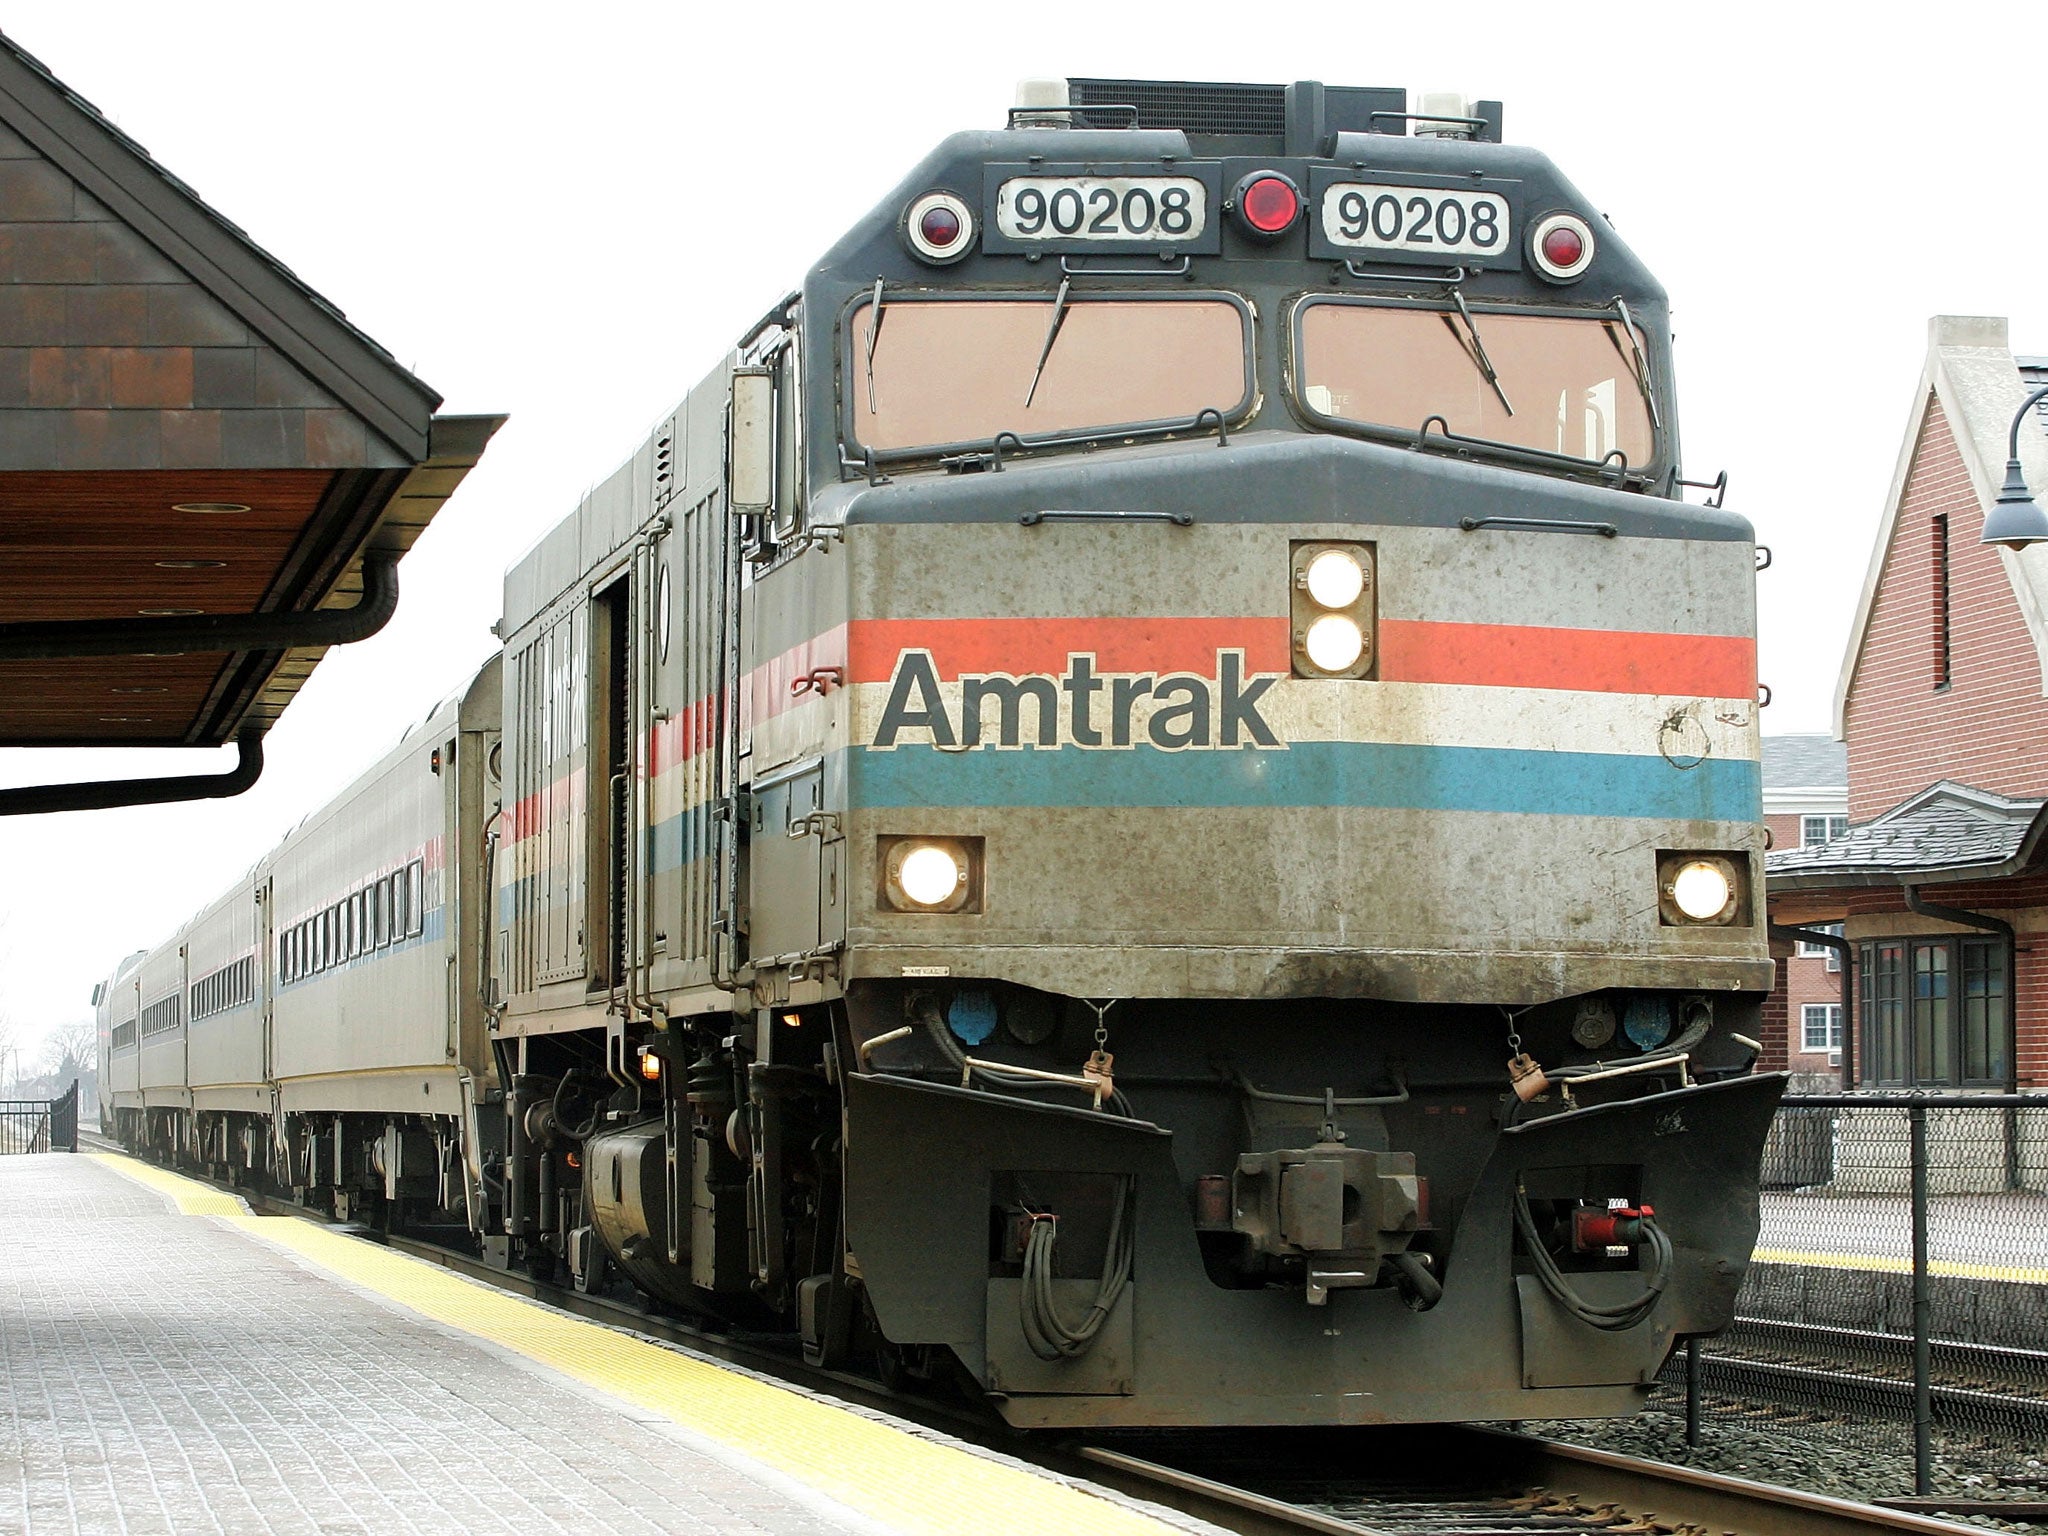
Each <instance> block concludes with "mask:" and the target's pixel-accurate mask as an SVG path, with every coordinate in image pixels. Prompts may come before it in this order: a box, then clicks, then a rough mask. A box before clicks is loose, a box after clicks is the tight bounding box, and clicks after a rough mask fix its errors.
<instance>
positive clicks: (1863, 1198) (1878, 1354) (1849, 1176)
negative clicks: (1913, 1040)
mask: <svg viewBox="0 0 2048 1536" xmlns="http://www.w3.org/2000/svg"><path fill="white" fill-rule="evenodd" d="M1762 1183H1763V1190H1762V1194H1761V1197H1760V1198H1761V1215H1762V1228H1761V1232H1760V1234H1759V1236H1758V1239H1757V1246H1756V1253H1755V1256H1754V1258H1753V1259H1752V1261H1751V1263H1750V1267H1749V1272H1748V1274H1747V1276H1746V1277H1745V1278H1744V1281H1743V1286H1742V1290H1741V1292H1740V1294H1739V1295H1738V1296H1737V1298H1736V1304H1735V1313H1736V1320H1735V1323H1734V1325H1733V1326H1732V1327H1730V1328H1729V1329H1728V1331H1727V1332H1726V1333H1724V1334H1722V1335H1721V1336H1720V1337H1718V1338H1715V1339H1709V1340H1705V1341H1698V1340H1694V1341H1689V1342H1688V1347H1687V1348H1686V1350H1684V1351H1683V1352H1682V1353H1681V1354H1679V1355H1678V1356H1676V1357H1675V1358H1674V1359H1673V1360H1672V1362H1671V1363H1670V1365H1669V1366H1667V1368H1666V1370H1665V1373H1664V1376H1663V1377H1662V1378H1661V1380H1660V1383H1659V1387H1658V1392H1657V1394H1656V1397H1659V1398H1662V1399H1663V1401H1664V1403H1665V1404H1666V1405H1667V1406H1668V1407H1670V1408H1671V1410H1672V1411H1673V1415H1674V1419H1675V1417H1676V1404H1675V1402H1674V1401H1673V1399H1674V1398H1675V1396H1676V1395H1677V1394H1678V1393H1681V1392H1682V1393H1683V1395H1684V1424H1685V1437H1686V1441H1687V1444H1688V1445H1697V1444H1698V1443H1699V1424H1700V1419H1701V1416H1702V1414H1707V1415H1711V1416H1712V1417H1714V1418H1717V1419H1722V1420H1732V1421H1739V1422H1743V1421H1746V1422H1751V1423H1763V1424H1776V1425H1783V1424H1785V1423H1786V1422H1787V1420H1788V1419H1793V1418H1804V1419H1806V1420H1808V1421H1811V1420H1816V1419H1824V1420H1827V1421H1829V1422H1830V1423H1831V1424H1832V1425H1833V1426H1834V1428H1832V1429H1831V1430H1830V1435H1831V1437H1838V1436H1843V1435H1846V1436H1847V1437H1849V1439H1850V1440H1852V1441H1853V1442H1854V1443H1855V1444H1856V1445H1857V1446H1859V1447H1863V1448H1867V1449H1868V1450H1869V1451H1870V1452H1872V1453H1873V1457H1872V1460H1873V1462H1876V1461H1879V1460H1883V1461H1884V1462H1886V1463H1887V1464H1890V1463H1891V1462H1892V1460H1893V1459H1896V1462H1897V1464H1898V1465H1900V1466H1901V1467H1902V1468H1903V1466H1904V1465H1905V1464H1906V1457H1907V1454H1908V1453H1910V1464H1911V1467H1912V1480H1913V1484H1914V1486H1913V1488H1912V1489H1911V1490H1906V1489H1903V1488H1901V1489H1900V1490H1898V1491H1899V1492H1901V1493H1903V1492H1907V1491H1910V1492H1912V1493H1913V1494H1916V1495H1923V1496H1924V1495H1926V1494H1927V1493H1928V1492H1929V1491H1930V1488H1931V1486H1932V1483H1933V1480H1934V1473H1935V1470H1936V1467H1937V1465H1938V1464H1940V1463H1944V1462H1955V1463H1965V1462H1966V1463H1968V1464H1970V1465H1972V1466H1976V1467H1983V1466H1986V1465H1990V1466H1992V1467H1996V1468H2001V1469H2009V1476H2010V1479H2011V1480H2012V1481H2014V1482H2016V1483H2019V1484H2023V1485H2043V1484H2044V1479H2043V1475H2042V1473H2043V1469H2042V1467H2041V1466H2040V1465H2039V1462H2040V1458H2041V1448H2042V1446H2043V1445H2044V1444H2048V1094H2003V1093H1984V1094H1969V1093H1941V1094H1911V1093H1901V1094H1882V1093H1868V1092H1866V1093H1855V1094H1803V1095H1796V1096H1788V1097H1787V1098H1786V1099H1785V1101H1784V1104H1783V1105H1782V1107H1781V1108H1780V1109H1779V1111H1778V1115H1777V1119H1776V1121H1775V1123H1774V1124H1773V1126H1772V1128H1771V1134H1770V1139H1769V1141H1768V1142H1767V1143H1766V1146H1765V1151H1764V1162H1763V1180H1762ZM2002 1475H2003V1474H2002ZM1901 1476H1902V1477H1903V1473H1902V1474H1901Z"/></svg>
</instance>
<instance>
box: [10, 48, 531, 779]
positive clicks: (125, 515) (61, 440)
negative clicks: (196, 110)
mask: <svg viewBox="0 0 2048 1536" xmlns="http://www.w3.org/2000/svg"><path fill="white" fill-rule="evenodd" d="M439 405H440V397H439V396H438V395H437V394H436V393H435V392H434V391H433V390H432V389H430V388H429V387H428V386H427V385H426V384H424V383H422V382H421V381H420V380H419V379H417V378H415V377H414V376H413V375H412V374H411V373H410V372H408V371H407V370H406V369H404V368H402V367H400V366H399V365H398V363H397V361H396V360H395V359H394V358H393V357H392V356H391V354H390V352H388V351H387V350H386V349H384V348H383V347H381V346H379V345H378V344H377V343H376V342H374V341H372V340H371V339H370V338H369V337H368V336H366V335H364V334H363V333H362V332H361V331H360V330H358V329H357V328H356V327H355V326H353V325H351V324H350V323H349V322H348V320H347V318H346V317H345V316H344V315H343V314H342V312H341V311H340V310H339V309H338V308H336V307H335V306H334V305H333V304H331V303H329V302H328V301H327V300H326V299H324V298H322V297H321V296H320V295H319V294H317V293H315V292H314V291H313V290H312V289H311V288H309V287H308V286H307V285H306V284H305V283H304V282H302V281H301V280H300V279H299V278H298V277H296V276H295V275H294V274H293V273H292V272H291V271H290V270H289V269H288V268H287V267H285V266H284V265H283V263H281V262H280V261H278V260H277V259H276V258H275V257H274V256H272V255H270V254H269V253H268V252H267V251H265V250H263V249H262V248H261V247H260V246H258V245H257V244H256V243H255V242H254V241H252V240H251V239H250V238H249V236H248V235H247V234H246V233H245V232H244V231H243V230H242V229H240V228H239V227H238V226H236V225H235V224H233V223H231V222H230V221H229V220H228V219H227V218H225V217H224V216H223V215H222V214H220V213H219V212H218V211H216V210H215V209H213V208H212V207H210V206H208V205H207V204H206V203H205V202H204V201H203V200H202V199H201V198H200V197H199V196H198V194H197V193H195V192H194V191H193V190H192V188H191V187H189V186H187V185H186V184H185V183H184V182H183V181H182V180H180V179H179V178H178V177H177V176H175V175H173V174H172V173H171V172H170V171H169V170H167V169H166V168H165V167H164V166H162V165H160V164H158V163H157V161H156V160H155V159H153V158H152V157H151V156H150V155H149V153H148V152H147V151H146V150H144V149H143V148H142V146H141V145H140V144H138V143H136V142H135V140H134V139H132V138H130V137H129V136H128V135H127V134H125V133H123V132H122V131H121V130H119V129H118V128H116V127H115V126H114V125H113V124H112V123H111V122H109V121H108V120H107V118H106V117H105V116H104V115H103V114H102V113H101V112H100V111H99V110H98V109H96V108H95V107H94V106H93V105H92V104H91V103H90V102H87V101H85V100H84V99H83V98H82V97H80V96H79V95H78V94H77V93H76V92H75V91H72V90H71V89H70V88H69V87H67V86H66V85H64V83H63V82H62V81H60V80H59V79H57V77H56V76H55V75H54V74H53V73H52V72H51V71H50V70H49V69H48V68H47V67H45V66H44V65H43V64H42V63H41V62H39V61H38V60H36V59H35V58H33V57H31V56H30V55H29V54H27V53H25V52H23V51H22V50H21V49H20V48H18V47H16V46H15V45H14V44H13V43H12V42H11V41H9V40H8V39H6V38H5V37H0V745H15V746H27V745H38V746H58V745H65V746H106V745H138V746H143V745H146V746H172V745H182V746H212V745H217V744H219V743H222V742H225V741H229V740H234V739H239V738H244V737H246V736H248V735H249V733H250V732H252V731H254V732H256V733H259V734H260V733H261V731H263V730H264V729H267V727H268V726H269V725H270V724H271V723H272V722H273V721H274V720H275V719H276V718H277V716H278V715H279V713H281V712H282V710H283V709H284V708H285V706H286V705H287V704H288V703H289V702H290V700H291V699H292V698H293V697H294V696H295V695H296V693H297V691H298V689H299V687H300V686H301V685H302V684H303V683H304V681H305V679H306V677H307V676H308V675H309V674H310V673H311V671H312V669H313V667H314V666H315V665H316V664H317V663H318V661H319V659H320V656H321V655H322V654H323V651H322V646H321V644H319V643H313V642H312V641H311V640H310V639H306V642H305V643H298V642H299V641H300V640H302V639H305V637H309V636H311V635H313V634H316V633H319V634H328V635H335V636H339V637H344V638H346V637H349V636H351V635H352V634H353V631H344V630H337V629H336V628H334V627H333V626H327V627H326V628H319V627H317V626H316V627H308V626H297V625H295V624H294V622H293V621H294V620H295V619H296V618H297V617H299V616H303V615H310V614H311V613H312V612H313V611H314V610H316V609H321V608H341V607H348V606H350V605H352V603H353V602H354V601H355V600H356V599H357V597H358V594H361V593H363V592H364V591H365V590H366V588H374V589H375V590H376V592H377V593H378V594H380V599H379V602H378V603H377V604H376V605H375V606H377V607H378V610H379V611H382V612H388V600H389V598H390V589H391V578H390V577H389V574H388V573H389V571H390V569H391V567H392V565H393V564H394V563H395V562H396V561H397V559H398V558H399V557H400V556H402V555H403V554H404V553H405V551H406V550H407V549H409V548H410V547H411V546H412V544H413V542H414V540H416V539H417V538H418V536H419V535H420V533H421V532H422V531H424V529H425V528H426V526H427V524H428V522H429V521H430V520H431V519H432V517H433V515H434V513H435V512H436V511H437V510H438V509H439V508H440V506H441V505H442V504H443V503H444V502H445V501H446V500H447V499H448V497H449V496H450V495H451V494H452V493H453V492H454V490H455V488H456V486H457V485H459V484H460V483H461V481H462V479H463V477H464V476H465V475H466V474H467V473H468V471H469V469H470V468H471V467H472V466H473V465H474V464H475V463H476V461H477V457H478V455H479V454H481V452H482V451H483V447H484V444H485V443H486V442H487V441H488V440H489V438H490V435H491V433H492V432H493V431H495V430H496V428H497V426H498V425H499V423H500V422H501V421H502V419H503V418H501V417H462V416H440V415H436V414H435V413H436V410H437V408H438V406H439ZM366 561H368V562H373V563H374V565H375V571H374V572H373V573H372V575H373V577H374V579H373V580H366V574H365V571H366V564H365V563H366ZM254 621H261V622H260V623H259V622H254ZM272 621H276V622H272ZM364 622H365V623H366V624H367V623H368V620H367V619H366V620H365V621H364ZM233 625H239V626H240V627H239V629H232V632H231V627H232V626H233ZM358 627H359V628H360V627H361V626H358ZM370 627H372V628H373V627H374V625H372V626H370ZM202 631H203V632H204V633H203V634H202V633H201V632H202ZM364 632H368V631H367V630H365V631H364ZM281 636H282V637H284V638H280V637H281ZM201 640H204V641H205V642H206V643H205V644H200V643H198V642H199V641H201Z"/></svg>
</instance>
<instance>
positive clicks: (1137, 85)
mask: <svg viewBox="0 0 2048 1536" xmlns="http://www.w3.org/2000/svg"><path fill="white" fill-rule="evenodd" d="M1067 88H1068V92H1069V99H1070V101H1071V102H1072V103H1073V106H1074V107H1075V109H1076V111H1075V114H1074V115H1075V116H1076V117H1078V118H1080V119H1081V121H1082V124H1083V125H1084V126H1086V127H1091V128H1128V127H1130V126H1132V124H1131V123H1130V121H1129V119H1128V116H1127V114H1124V113H1118V112H1105V113H1103V114H1102V115H1101V121H1099V122H1098V121H1095V120H1093V119H1092V118H1091V116H1090V114H1089V112H1088V111H1087V109H1088V108H1089V107H1090V106H1128V107H1136V108H1137V109H1138V120H1137V123H1136V126H1137V127H1139V128H1179V129H1181V130H1183V131H1184V132H1187V133H1267V134H1271V133H1282V132H1285V131H1286V127H1287V87H1286V86H1284V85H1218V84H1211V83H1206V82H1202V81H1194V80H1078V79H1070V80H1069V81H1068V82H1067Z"/></svg>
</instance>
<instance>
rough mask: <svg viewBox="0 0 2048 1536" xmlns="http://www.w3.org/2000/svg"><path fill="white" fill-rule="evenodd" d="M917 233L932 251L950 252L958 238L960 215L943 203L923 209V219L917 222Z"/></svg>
mask: <svg viewBox="0 0 2048 1536" xmlns="http://www.w3.org/2000/svg"><path fill="white" fill-rule="evenodd" d="M917 232H918V233H919V234H921V235H923V236H924V238H925V243H926V244H928V245H930V246H931V247H932V248H933V249H934V250H940V251H944V250H950V249H951V248H952V246H953V242H954V241H956V240H958V239H959V238H960V215H959V214H957V213H955V212H954V211H953V210H952V209H950V208H948V207H946V206H945V204H943V203H940V204H937V205H935V206H933V207H930V208H927V209H925V211H924V217H923V218H921V219H919V220H918V221H917Z"/></svg>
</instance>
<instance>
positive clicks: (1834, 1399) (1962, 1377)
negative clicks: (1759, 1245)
mask: <svg viewBox="0 0 2048 1536" xmlns="http://www.w3.org/2000/svg"><path fill="white" fill-rule="evenodd" d="M1678 1365H1679V1362H1678V1360H1676V1359H1674V1361H1673V1364H1672V1367H1670V1368H1669V1369H1670V1370H1671V1371H1673V1372H1675V1371H1676V1370H1677V1368H1678ZM1932 1366H1933V1375H1932V1378H1931V1387H1930V1394H1931V1396H1932V1399H1933V1408H1934V1416H1935V1422H1936V1423H1937V1424H1939V1425H1941V1426H1942V1427H1943V1428H1946V1429H1954V1430H1959V1431H1962V1432H1964V1433H1977V1434H1991V1435H1996V1436H1998V1437H2000V1438H2005V1439H2023V1438H2024V1437H2027V1436H2033V1437H2037V1438H2040V1439H2048V1351H2041V1350H2031V1349H2012V1348H2006V1347H2002V1346H1997V1345H1987V1344H1966V1343H1959V1342H1949V1341H1945V1340H1937V1341H1935V1343H1934V1346H1933V1350H1932ZM1912 1372H1913V1341H1912V1339H1911V1338H1910V1337H1908V1336H1906V1335H1903V1334H1889V1333H1867V1332H1862V1331H1860V1330H1856V1329H1849V1328H1830V1327H1821V1326H1817V1325H1814V1324H1808V1323H1786V1322H1776V1321H1770V1320H1766V1319H1750V1318H1739V1319H1737V1320H1736V1322H1735V1324H1734V1326H1733V1327H1732V1328H1730V1329H1729V1331H1728V1332H1727V1333H1726V1334H1724V1335H1723V1336H1722V1337H1721V1338H1720V1339H1717V1340H1715V1341H1714V1343H1713V1345H1712V1346H1711V1347H1709V1348H1705V1349H1702V1350H1701V1352H1700V1386H1701V1389H1702V1390H1703V1391H1705V1392H1708V1393H1714V1394H1718V1395H1723V1396H1728V1397H1740V1398H1747V1399H1751V1400H1754V1401H1759V1402H1766V1403H1774V1404H1778V1405H1780V1406H1784V1407H1791V1408H1803V1409H1810V1410H1812V1411H1814V1412H1817V1413H1824V1414H1828V1415H1830V1416H1832V1417H1840V1418H1856V1419H1868V1418H1883V1419H1889V1420H1894V1421H1899V1422H1904V1423H1911V1422H1912V1420H1913V1376H1912ZM1677 1379H1678V1380H1682V1379H1683V1378H1682V1377H1678V1378H1677Z"/></svg>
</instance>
